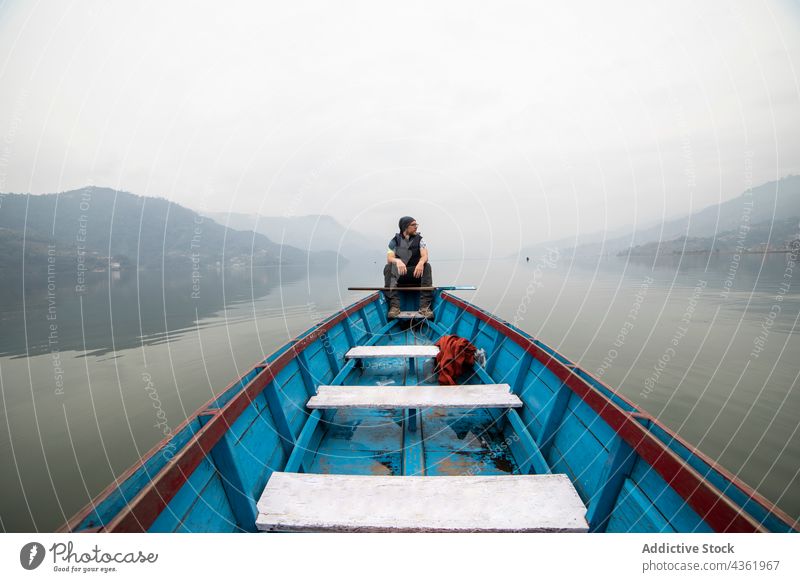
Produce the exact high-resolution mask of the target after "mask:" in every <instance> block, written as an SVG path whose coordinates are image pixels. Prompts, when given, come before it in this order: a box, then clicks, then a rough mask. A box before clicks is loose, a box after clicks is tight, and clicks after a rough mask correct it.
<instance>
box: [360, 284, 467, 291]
mask: <svg viewBox="0 0 800 582" xmlns="http://www.w3.org/2000/svg"><path fill="white" fill-rule="evenodd" d="M391 289H395V290H396V291H436V289H441V290H442V291H475V290H476V289H477V287H475V286H474V285H449V286H446V287H348V288H347V290H348V291H389V290H391Z"/></svg>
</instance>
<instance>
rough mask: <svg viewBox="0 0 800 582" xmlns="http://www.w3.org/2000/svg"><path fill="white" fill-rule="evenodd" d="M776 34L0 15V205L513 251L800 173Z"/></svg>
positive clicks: (590, 6)
mask: <svg viewBox="0 0 800 582" xmlns="http://www.w3.org/2000/svg"><path fill="white" fill-rule="evenodd" d="M253 4H255V3H253ZM798 33H800V7H799V6H798V4H797V3H796V2H795V3H788V2H758V1H748V2H730V1H720V2H697V1H692V2H676V1H674V0H670V1H667V2H659V3H652V2H641V1H638V2H637V1H631V2H623V3H617V2H613V3H611V2H581V3H573V2H560V1H559V2H553V1H551V2H541V3H533V2H520V3H500V2H485V3H467V2H463V1H458V2H451V3H444V2H437V3H434V2H419V3H416V2H391V3H390V2H375V1H367V2H359V3H355V2H353V3H349V2H348V3H322V2H319V3H316V2H315V3H301V2H294V1H292V2H280V3H277V2H276V3H271V4H270V5H269V6H261V5H259V6H257V7H252V6H249V5H248V4H244V3H243V4H239V3H235V2H214V3H211V2H209V3H198V2H194V1H192V2H189V1H187V2H152V3H150V2H141V1H136V2H134V1H129V2H109V1H105V0H102V1H96V2H91V1H89V2H86V1H76V2H69V1H46V2H36V1H26V2H21V1H20V2H9V1H6V2H3V3H2V4H0V191H12V192H33V193H42V192H55V191H62V190H68V189H72V188H76V187H80V186H82V185H85V184H87V183H93V184H96V185H103V186H112V187H115V188H119V189H124V190H129V191H131V192H135V193H137V194H144V195H154V196H163V197H166V198H169V199H171V200H174V201H176V202H179V203H181V204H184V205H187V206H190V207H193V208H202V207H203V206H205V207H206V208H207V209H209V210H232V211H237V212H248V213H256V212H257V213H261V214H266V215H292V214H294V215H300V214H331V215H333V216H334V217H336V218H337V219H338V220H339V221H341V222H342V223H343V224H345V225H348V226H351V227H352V228H355V229H357V230H360V231H362V232H365V233H380V234H385V235H386V236H384V237H383V238H387V239H388V237H389V236H390V235H391V233H392V232H393V231H394V230H395V229H396V223H397V218H398V217H399V216H401V215H403V214H411V215H413V216H415V217H416V218H417V219H418V221H419V222H420V226H421V231H422V232H423V233H424V234H425V236H426V238H427V239H428V241H429V245H431V247H432V249H441V250H448V251H452V249H461V248H462V245H466V246H467V248H469V246H470V245H475V244H478V245H481V247H482V248H483V249H485V250H488V249H489V248H490V247H491V248H494V250H495V252H498V253H506V252H512V251H513V250H515V249H516V248H518V247H519V245H520V243H523V244H526V243H531V242H537V241H542V240H546V239H550V238H559V237H563V236H569V235H573V234H574V233H576V232H593V231H598V230H604V229H615V228H618V227H620V226H624V225H627V224H632V223H639V224H641V223H651V222H653V221H654V220H657V219H659V218H660V217H662V216H669V217H671V216H675V215H680V214H685V213H688V212H690V211H693V210H697V209H699V208H702V207H705V206H708V205H710V204H714V203H716V202H719V201H721V200H725V199H728V198H731V197H733V196H735V195H737V194H739V193H740V192H741V191H742V190H743V189H744V188H745V187H746V186H747V185H750V184H752V185H758V184H760V183H762V182H765V181H768V180H774V179H776V178H777V177H781V176H784V175H786V174H790V173H800V83H799V82H798V76H797V74H798V72H799V71H800V62H798V61H799V60H800V59H799V57H800V34H798ZM433 253H434V251H433V250H432V260H433V257H434V254H433ZM448 254H449V253H448ZM481 254H486V253H485V252H482V253H481Z"/></svg>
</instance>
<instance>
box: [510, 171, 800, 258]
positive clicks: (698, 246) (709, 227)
mask: <svg viewBox="0 0 800 582" xmlns="http://www.w3.org/2000/svg"><path fill="white" fill-rule="evenodd" d="M798 220H800V176H787V177H785V178H781V179H780V180H776V181H773V182H767V183H765V184H762V185H760V186H757V187H755V188H752V189H750V190H748V191H746V192H744V193H742V194H741V195H740V196H738V197H736V198H733V199H731V200H727V201H725V202H722V203H720V204H715V205H713V206H709V207H707V208H704V209H702V210H699V211H698V212H694V213H692V214H689V215H687V216H682V217H680V218H674V219H668V220H664V221H658V222H655V223H650V224H648V225H647V226H644V227H641V228H638V229H621V230H618V231H616V232H613V233H611V232H608V233H602V232H599V233H590V234H586V235H580V236H578V237H568V238H564V239H560V240H555V241H548V242H545V243H538V244H535V245H531V246H526V247H524V248H523V249H521V251H520V254H521V255H522V256H523V257H524V256H526V255H527V256H535V255H537V254H541V252H542V251H543V250H544V249H545V248H547V247H556V248H558V249H559V250H561V251H563V252H565V253H566V254H572V253H574V254H575V255H578V256H598V255H625V254H629V253H630V254H635V255H638V254H644V255H651V254H656V253H662V252H665V251H666V252H680V251H681V250H682V249H683V250H685V251H688V252H698V251H701V250H706V251H715V250H719V251H731V250H733V249H734V248H735V247H736V245H738V244H743V245H744V246H745V247H755V246H761V245H766V244H767V243H769V244H770V246H774V247H783V246H785V244H786V240H787V239H789V238H797V231H798V224H797V223H798ZM687 241H688V242H687ZM576 242H577V244H576ZM513 256H514V257H516V256H518V255H517V254H514V255H513Z"/></svg>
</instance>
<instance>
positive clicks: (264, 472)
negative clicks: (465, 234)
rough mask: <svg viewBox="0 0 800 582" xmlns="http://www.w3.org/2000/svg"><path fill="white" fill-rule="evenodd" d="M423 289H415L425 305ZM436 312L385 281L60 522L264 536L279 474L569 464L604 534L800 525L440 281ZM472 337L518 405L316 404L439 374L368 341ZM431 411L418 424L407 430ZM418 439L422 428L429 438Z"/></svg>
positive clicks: (512, 469)
mask: <svg viewBox="0 0 800 582" xmlns="http://www.w3.org/2000/svg"><path fill="white" fill-rule="evenodd" d="M417 295H418V294H416V293H414V292H406V293H404V294H403V295H402V301H403V305H402V308H403V309H409V310H410V309H415V307H416V305H415V302H416V301H417V300H418V296H417ZM433 309H434V313H435V318H434V320H433V321H430V322H427V323H424V324H415V325H411V326H410V325H409V324H408V322H402V321H398V320H392V321H387V319H386V311H387V305H386V300H385V297H384V296H383V294H382V293H373V294H372V295H369V296H368V297H366V298H365V299H363V300H361V301H359V302H357V303H355V304H353V305H351V306H349V307H348V308H346V309H343V310H342V311H340V312H338V313H336V314H334V315H333V316H331V317H329V318H328V319H327V320H325V321H323V322H321V323H320V324H319V325H317V326H314V327H312V328H311V329H309V330H307V331H306V332H304V333H303V334H301V335H300V336H298V337H297V338H296V339H295V340H293V341H291V342H289V343H287V344H286V345H284V346H282V347H281V348H280V349H278V350H277V351H276V352H274V353H273V354H271V355H270V356H269V357H267V358H265V359H264V360H263V361H261V362H258V363H257V364H256V365H254V366H253V368H252V369H251V370H249V371H248V373H247V374H245V375H244V376H243V377H241V378H239V379H238V380H236V381H235V382H233V383H232V384H231V385H229V386H228V387H226V388H225V389H224V390H223V391H221V392H220V393H219V395H218V396H217V397H216V398H214V399H212V400H210V401H209V402H207V403H206V404H205V405H204V406H203V407H202V408H201V409H200V410H198V411H197V412H196V413H195V414H194V415H193V416H191V417H190V418H189V419H188V420H187V421H185V422H184V423H183V424H182V425H181V426H180V427H179V429H178V430H176V431H175V434H174V436H173V437H172V438H170V439H168V440H165V441H163V442H162V443H159V445H157V446H156V447H154V448H153V449H152V450H151V451H150V452H149V453H148V454H147V455H145V457H144V458H143V459H142V461H141V462H140V463H138V464H136V465H135V466H133V467H131V468H130V469H129V470H128V471H126V473H125V474H124V475H122V476H121V477H120V479H118V482H117V483H115V484H113V485H111V486H109V487H108V488H107V489H106V490H105V491H103V492H102V493H101V494H99V495H98V496H97V497H96V498H95V499H93V500H92V502H90V503H89V504H88V505H87V506H86V507H85V508H84V509H83V510H81V511H80V512H78V513H77V514H76V515H75V516H74V517H73V518H72V519H71V520H70V521H69V522H67V523H66V524H64V526H62V528H61V530H62V531H76V532H79V531H81V532H92V531H148V532H227V531H230V532H254V531H256V528H255V520H256V515H257V509H256V502H257V500H258V498H259V496H260V495H261V493H262V491H263V489H264V487H265V485H266V483H267V480H268V479H269V477H270V475H271V474H272V473H273V472H274V471H287V472H293V471H304V472H315V473H339V474H381V475H478V474H529V473H563V474H566V475H567V476H569V478H570V479H571V481H572V483H573V485H574V486H575V489H576V490H577V492H578V494H579V495H580V497H581V499H582V500H583V502H584V504H585V505H586V507H587V514H586V517H587V521H588V522H589V525H590V531H593V532H711V531H773V532H788V531H795V529H796V526H797V524H796V523H795V522H794V521H793V520H792V519H791V518H789V517H788V516H787V515H785V514H784V513H783V512H781V511H780V510H779V509H777V508H776V507H775V506H774V504H772V503H770V502H769V501H767V500H766V499H764V498H763V497H762V496H760V495H759V494H758V493H756V492H755V491H753V490H752V489H751V488H749V487H748V486H747V485H745V484H744V483H742V482H741V481H739V480H737V479H736V478H735V477H734V476H733V475H731V474H730V473H728V472H727V471H725V470H724V469H723V468H721V467H719V466H718V465H716V464H715V463H713V462H712V461H711V460H710V459H708V458H707V457H705V456H704V455H703V454H702V453H700V452H699V451H697V450H696V449H694V448H693V447H692V446H691V445H689V444H688V443H686V442H684V441H683V440H681V439H680V438H678V437H677V436H675V435H674V434H673V433H672V432H671V431H669V430H668V429H666V428H665V427H664V426H662V425H661V424H660V423H658V421H657V420H655V419H654V418H652V417H651V416H649V415H647V414H645V413H643V412H641V411H639V410H637V408H636V407H635V406H634V405H633V404H632V403H630V402H629V401H628V400H626V399H625V398H623V397H622V396H620V395H619V394H617V393H616V392H615V391H614V390H613V389H612V388H610V387H608V386H606V385H605V384H603V383H602V382H600V381H599V380H598V379H597V378H594V377H593V376H592V375H591V374H589V373H588V372H586V371H584V370H582V369H581V368H580V367H578V366H576V365H575V364H574V363H573V362H571V361H569V360H568V359H567V358H565V357H564V356H563V355H561V354H559V353H558V352H556V351H555V350H553V349H552V348H550V347H548V346H547V345H545V344H543V343H542V342H540V341H538V340H536V339H534V338H532V337H530V336H529V335H527V334H526V333H525V332H523V331H521V330H519V329H518V328H516V327H515V326H513V325H511V324H509V323H508V322H506V321H503V320H500V319H498V318H496V317H494V316H493V315H492V314H490V313H488V312H486V311H484V310H482V309H480V308H478V307H477V306H475V305H472V304H470V303H468V302H466V301H464V300H462V299H460V298H458V297H455V296H454V295H452V294H450V293H446V292H442V291H441V290H439V291H437V292H436V293H435V297H434V303H433ZM445 334H455V335H458V336H461V337H465V338H468V339H469V340H470V341H471V342H472V343H473V344H475V345H476V346H477V347H478V348H483V349H484V350H485V351H486V353H487V354H488V358H487V360H486V362H485V365H484V366H480V365H476V366H475V369H474V371H473V372H471V373H470V374H469V376H468V377H465V378H464V379H463V382H464V383H476V384H487V383H488V384H494V383H508V384H509V385H510V386H511V388H512V390H513V391H514V392H515V393H516V394H517V395H518V396H519V397H520V399H521V400H522V402H523V404H524V405H523V407H522V408H517V409H509V410H491V409H481V410H446V411H444V410H440V409H432V410H424V411H421V413H420V414H419V416H418V418H414V419H412V418H411V413H410V412H409V411H404V410H351V409H348V410H337V411H330V410H326V411H320V410H314V411H310V410H309V409H307V408H306V406H305V405H306V402H307V401H308V399H309V398H310V397H311V396H313V395H314V394H315V391H316V387H317V386H319V385H321V384H348V385H350V384H368V385H375V384H383V385H390V384H396V385H403V384H406V385H415V384H435V383H436V378H435V376H434V374H433V370H432V368H431V365H432V362H430V361H428V363H426V364H423V363H421V362H420V363H417V364H416V365H412V364H411V363H410V361H406V360H402V359H394V360H387V361H383V362H381V363H379V364H359V363H358V362H357V361H356V360H346V358H345V353H346V352H347V351H348V350H349V349H350V348H352V347H353V346H356V345H388V344H409V343H422V344H427V343H433V342H434V341H436V339H437V338H438V337H440V336H442V335H445ZM412 422H418V423H419V425H420V427H421V430H420V431H410V430H409V425H410V424H411V423H412ZM420 435H421V436H420Z"/></svg>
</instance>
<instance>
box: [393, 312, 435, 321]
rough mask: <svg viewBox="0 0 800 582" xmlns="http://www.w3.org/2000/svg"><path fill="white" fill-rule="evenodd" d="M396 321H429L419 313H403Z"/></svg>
mask: <svg viewBox="0 0 800 582" xmlns="http://www.w3.org/2000/svg"><path fill="white" fill-rule="evenodd" d="M395 319H427V318H426V317H425V316H423V315H422V314H421V313H420V312H419V311H401V312H400V315H398V316H397V317H395Z"/></svg>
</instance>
